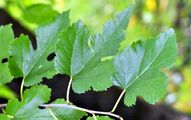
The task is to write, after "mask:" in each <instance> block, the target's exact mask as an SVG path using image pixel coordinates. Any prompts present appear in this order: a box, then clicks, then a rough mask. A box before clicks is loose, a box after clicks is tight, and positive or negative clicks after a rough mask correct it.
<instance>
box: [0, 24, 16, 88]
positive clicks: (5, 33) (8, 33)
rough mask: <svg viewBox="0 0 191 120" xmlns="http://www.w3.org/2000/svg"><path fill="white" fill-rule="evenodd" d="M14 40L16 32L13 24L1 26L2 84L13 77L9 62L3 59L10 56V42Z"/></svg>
mask: <svg viewBox="0 0 191 120" xmlns="http://www.w3.org/2000/svg"><path fill="white" fill-rule="evenodd" d="M13 40H14V34H13V30H12V28H11V25H6V26H0V71H1V72H0V85H3V84H5V83H8V82H10V81H11V80H12V78H13V76H12V75H11V73H10V71H9V68H8V63H7V62H5V63H3V62H4V61H3V60H6V59H7V60H8V58H9V44H10V43H11V42H12V41H13Z"/></svg>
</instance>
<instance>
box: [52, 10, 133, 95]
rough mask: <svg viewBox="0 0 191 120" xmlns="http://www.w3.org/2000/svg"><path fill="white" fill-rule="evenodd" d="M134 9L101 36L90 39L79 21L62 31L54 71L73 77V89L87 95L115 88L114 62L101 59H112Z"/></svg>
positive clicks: (108, 26)
mask: <svg viewBox="0 0 191 120" xmlns="http://www.w3.org/2000/svg"><path fill="white" fill-rule="evenodd" d="M131 10H132V7H129V8H128V9H126V10H124V11H123V12H121V13H120V14H118V15H117V16H116V18H115V19H114V20H110V21H109V22H107V23H106V24H105V25H104V27H103V33H102V34H95V35H93V36H90V33H89V30H88V29H87V27H86V26H84V25H83V24H82V23H81V22H77V23H75V24H73V25H72V26H71V27H69V28H68V30H67V31H65V32H63V33H62V35H61V36H60V40H59V42H58V44H57V47H56V59H55V68H56V69H57V71H58V72H59V73H62V74H67V75H70V76H71V77H72V79H73V82H72V88H73V90H74V91H75V92H77V93H84V92H85V91H88V90H90V89H91V88H92V89H93V90H95V91H101V90H105V89H107V88H108V87H110V86H112V74H113V73H114V68H113V64H112V62H113V60H112V59H107V60H104V61H103V60H102V59H103V58H104V57H108V56H113V55H115V54H116V52H117V51H118V48H119V46H120V43H121V41H122V40H123V39H124V35H125V34H124V32H123V31H124V30H125V29H126V27H127V24H128V21H129V17H130V14H131Z"/></svg>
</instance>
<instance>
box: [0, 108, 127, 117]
mask: <svg viewBox="0 0 191 120" xmlns="http://www.w3.org/2000/svg"><path fill="white" fill-rule="evenodd" d="M6 105H7V104H0V107H6ZM40 107H44V108H51V107H58V108H72V109H76V110H80V111H84V112H87V113H90V114H92V115H93V114H100V115H109V116H112V117H115V118H118V119H119V120H123V118H122V117H121V116H120V115H117V114H114V113H112V112H103V111H95V110H90V109H86V108H82V107H77V106H74V105H71V104H42V105H40Z"/></svg>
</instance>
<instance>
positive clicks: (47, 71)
mask: <svg viewBox="0 0 191 120" xmlns="http://www.w3.org/2000/svg"><path fill="white" fill-rule="evenodd" d="M68 25H69V12H65V13H63V14H61V15H59V16H58V17H57V18H56V19H55V21H54V22H53V23H51V24H48V25H45V26H41V27H39V28H38V29H37V30H36V32H35V33H36V36H37V38H36V39H37V49H36V50H34V49H33V48H32V45H31V44H30V42H29V39H28V38H27V37H24V36H23V35H22V36H20V37H19V38H18V39H17V40H16V41H15V42H14V43H13V44H12V45H11V46H10V55H11V56H12V58H11V59H10V61H9V68H10V70H11V73H12V75H13V76H14V77H23V78H24V79H25V86H30V85H34V84H37V83H39V82H41V81H42V77H46V78H51V77H52V76H53V75H54V74H55V73H56V71H55V69H54V63H53V61H48V60H47V57H48V56H49V55H50V54H51V53H53V52H55V43H56V41H57V37H58V36H59V33H60V32H61V31H62V30H64V29H66V28H67V27H68Z"/></svg>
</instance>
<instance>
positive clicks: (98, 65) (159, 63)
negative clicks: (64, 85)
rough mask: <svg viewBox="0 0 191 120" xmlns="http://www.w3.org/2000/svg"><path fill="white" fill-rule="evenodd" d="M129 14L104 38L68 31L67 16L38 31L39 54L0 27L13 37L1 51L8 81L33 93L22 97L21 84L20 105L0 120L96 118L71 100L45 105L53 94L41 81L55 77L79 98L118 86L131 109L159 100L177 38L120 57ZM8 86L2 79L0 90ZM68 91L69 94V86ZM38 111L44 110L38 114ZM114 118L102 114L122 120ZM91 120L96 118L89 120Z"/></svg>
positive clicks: (74, 28)
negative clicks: (20, 79)
mask: <svg viewBox="0 0 191 120" xmlns="http://www.w3.org/2000/svg"><path fill="white" fill-rule="evenodd" d="M131 10H132V6H130V7H129V8H127V9H125V10H124V11H122V12H121V13H119V14H118V15H117V16H116V17H115V19H113V20H110V21H109V22H107V23H106V24H104V26H103V30H102V33H97V34H93V35H91V34H90V31H89V30H88V28H87V27H86V26H85V25H83V23H82V22H81V21H78V22H76V23H74V24H72V25H70V23H69V21H70V20H69V12H68V11H67V12H64V13H62V14H60V15H59V16H58V17H56V18H55V20H54V21H53V22H51V23H47V24H45V25H43V26H40V27H39V28H38V29H37V30H36V32H35V34H36V39H37V48H36V49H34V48H33V46H32V44H31V42H30V40H29V38H28V37H27V36H25V35H21V36H20V37H19V38H16V40H14V37H13V33H12V30H11V28H10V26H8V27H1V29H0V30H1V31H0V35H1V34H7V36H9V37H8V38H7V36H6V37H2V39H1V38H0V42H1V41H2V45H3V46H2V45H1V47H2V49H1V50H2V51H6V52H7V53H6V54H5V55H4V53H0V55H2V56H3V57H2V58H4V57H6V58H8V57H9V56H11V58H10V59H9V61H8V64H9V67H8V66H7V64H5V65H4V68H3V69H7V72H8V73H7V74H6V75H7V76H9V75H10V73H9V69H10V72H11V74H12V76H13V77H14V78H18V77H23V81H24V85H25V86H27V87H30V86H32V87H31V88H29V89H27V90H25V91H24V95H23V97H22V90H23V89H22V87H23V85H22V84H21V100H20V101H19V100H18V99H10V100H9V102H8V104H7V106H6V109H5V113H4V114H1V115H0V118H1V119H2V120H9V119H11V120H34V119H35V120H44V119H46V120H78V119H81V118H82V117H83V116H86V113H85V112H88V113H90V114H93V113H94V112H95V111H92V110H88V109H84V108H80V107H77V106H74V105H73V104H72V103H70V101H69V99H67V101H64V100H63V99H58V100H56V101H55V102H53V103H50V104H45V103H48V102H49V99H50V97H51V90H50V89H49V88H48V87H47V86H45V85H35V84H40V82H41V81H42V78H43V77H46V78H51V77H53V76H54V75H55V74H57V72H59V73H61V74H66V75H68V76H70V77H71V80H72V81H71V82H72V87H73V90H74V91H75V92H77V93H84V92H86V91H88V90H91V89H93V90H94V91H101V90H106V89H107V88H109V87H111V86H112V85H116V86H118V87H120V88H122V89H125V91H126V95H125V104H126V105H127V106H130V105H132V104H134V103H135V101H136V97H137V96H142V97H143V98H144V99H145V100H146V101H147V102H149V103H154V102H155V101H157V100H158V99H160V98H161V97H162V96H163V95H164V93H165V90H166V85H167V81H166V79H167V78H166V76H165V75H164V74H163V73H162V72H161V71H160V70H161V68H164V67H170V66H171V65H172V63H174V61H175V58H176V38H175V34H174V31H173V30H172V29H169V30H167V31H166V32H164V33H161V34H160V35H159V36H158V37H156V38H153V39H149V40H146V41H139V42H136V43H133V44H132V45H130V46H128V47H127V48H125V49H124V50H122V52H121V53H120V52H119V48H120V43H121V42H122V41H123V40H124V38H125V33H124V31H125V30H126V28H127V25H128V22H129V18H130V14H131ZM1 36H2V35H1ZM12 40H14V41H12ZM7 41H8V42H7ZM11 41H12V43H11V44H10V42H11ZM9 44H10V45H9ZM8 48H9V52H8ZM52 53H56V58H55V59H54V61H53V60H48V59H47V58H48V56H49V55H51V54H52ZM56 70H57V72H56ZM2 76H4V74H0V78H2ZM9 81H10V77H7V78H5V80H4V79H0V83H1V84H5V83H6V82H9ZM112 82H113V84H112ZM67 90H68V91H67V93H69V91H70V85H69V86H68V89H67ZM67 95H69V94H67ZM122 95H123V94H122ZM67 97H69V96H67ZM119 98H120V97H119ZM120 99H121V98H120ZM120 99H119V100H120ZM116 103H118V102H116ZM116 105H117V104H116ZM39 106H41V107H45V108H44V109H40V108H39ZM115 108H116V107H114V109H113V110H112V112H113V111H114V110H115ZM112 112H101V113H102V114H103V115H111V116H113V117H116V118H121V117H120V116H118V115H114V113H112ZM95 113H96V112H95ZM99 113H100V112H98V114H99ZM91 119H93V118H92V117H89V118H88V120H91ZM97 119H98V120H110V118H109V117H107V116H103V117H102V116H97Z"/></svg>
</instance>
